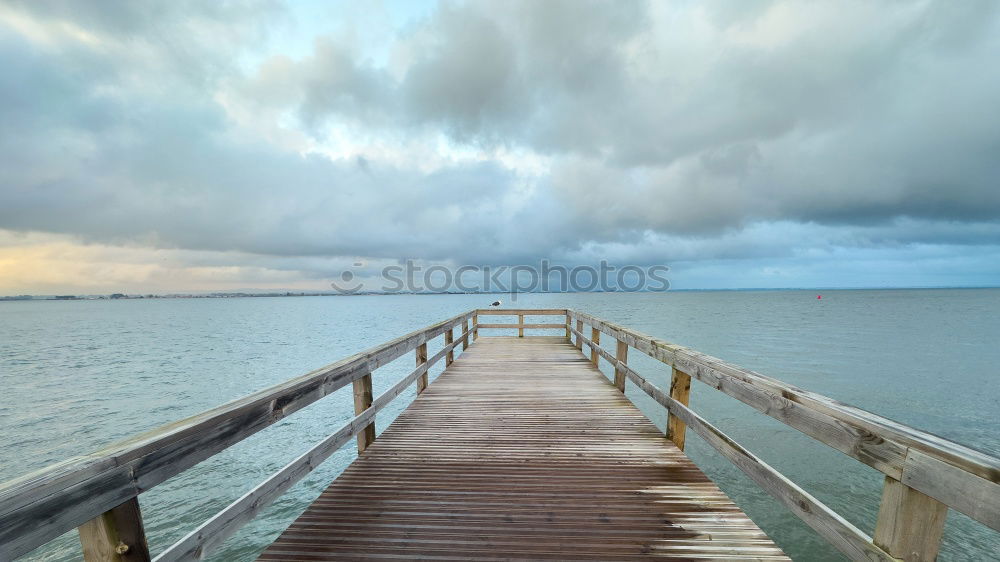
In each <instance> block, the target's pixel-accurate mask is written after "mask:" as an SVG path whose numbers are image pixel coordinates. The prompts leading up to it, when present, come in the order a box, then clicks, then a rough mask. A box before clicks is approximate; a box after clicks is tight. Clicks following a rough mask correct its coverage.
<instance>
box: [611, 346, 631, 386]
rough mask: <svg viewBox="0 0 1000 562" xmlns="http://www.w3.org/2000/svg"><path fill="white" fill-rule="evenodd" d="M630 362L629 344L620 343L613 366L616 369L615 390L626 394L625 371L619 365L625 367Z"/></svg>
mask: <svg viewBox="0 0 1000 562" xmlns="http://www.w3.org/2000/svg"><path fill="white" fill-rule="evenodd" d="M627 362H628V344H627V343H625V342H623V341H619V342H618V348H617V349H615V361H613V362H612V363H611V365H612V366H613V367H614V369H615V388H617V389H618V391H619V392H625V379H626V377H625V369H621V368H619V365H625V363H627Z"/></svg>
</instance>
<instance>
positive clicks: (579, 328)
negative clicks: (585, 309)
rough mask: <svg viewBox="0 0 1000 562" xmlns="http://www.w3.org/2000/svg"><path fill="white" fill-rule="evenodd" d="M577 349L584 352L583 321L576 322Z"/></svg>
mask: <svg viewBox="0 0 1000 562" xmlns="http://www.w3.org/2000/svg"><path fill="white" fill-rule="evenodd" d="M576 331H577V334H576V348H577V349H579V350H580V351H583V334H582V333H581V332H583V320H577V321H576Z"/></svg>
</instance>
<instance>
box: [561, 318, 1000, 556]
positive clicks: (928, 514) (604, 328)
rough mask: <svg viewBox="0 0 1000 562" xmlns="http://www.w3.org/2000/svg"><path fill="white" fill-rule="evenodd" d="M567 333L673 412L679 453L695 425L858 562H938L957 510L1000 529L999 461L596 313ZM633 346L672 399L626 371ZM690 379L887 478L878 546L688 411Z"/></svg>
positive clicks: (619, 377) (671, 426)
mask: <svg viewBox="0 0 1000 562" xmlns="http://www.w3.org/2000/svg"><path fill="white" fill-rule="evenodd" d="M573 320H575V321H576V327H575V328H574V327H573V326H572V325H571V323H572V321H573ZM584 324H587V325H589V326H591V328H592V331H591V338H587V337H586V336H585V335H584V333H583V325H584ZM566 329H567V331H568V332H570V333H571V334H573V335H575V336H576V338H577V340H576V346H577V347H578V348H582V346H583V345H587V346H588V347H590V349H591V352H592V357H593V360H594V361H595V362H596V357H597V356H598V355H599V356H601V357H603V358H604V359H606V360H607V361H608V362H609V363H610V364H611V365H612V366H613V367H614V369H615V378H616V386H618V387H619V389H621V390H623V389H624V380H625V378H626V377H627V378H628V379H629V380H632V381H633V382H635V383H636V384H637V385H638V386H639V387H640V388H641V389H642V390H643V391H644V392H646V394H648V395H650V396H651V397H652V398H653V399H654V400H656V401H657V402H658V403H660V404H662V405H663V406H665V407H666V408H667V410H668V412H669V414H670V415H669V420H668V436H669V437H670V438H672V439H673V440H674V441H675V443H677V444H678V446H679V447H681V448H683V443H684V441H683V439H684V438H683V432H684V427H685V425H690V426H691V427H692V428H693V429H695V431H696V432H698V433H699V435H701V436H702V437H703V438H705V440H706V441H707V442H708V443H709V444H710V445H712V446H713V447H715V448H716V449H717V450H719V451H720V452H721V453H722V454H723V455H725V456H726V457H727V458H729V459H730V460H731V461H732V462H733V463H734V464H736V466H737V467H738V468H740V469H741V470H743V471H744V472H746V473H747V474H748V475H749V476H750V477H751V478H752V479H754V480H755V481H757V482H758V484H760V485H761V487H762V488H763V489H765V490H766V491H768V492H769V493H771V494H772V495H774V496H775V497H777V498H778V499H779V500H780V501H782V502H783V503H785V505H787V506H789V507H790V508H791V509H792V511H793V512H795V513H796V515H798V516H799V517H800V518H802V519H803V521H804V522H806V523H807V524H809V525H810V526H812V527H813V528H814V529H816V530H817V531H818V532H819V533H820V534H821V535H822V536H823V537H824V538H826V539H827V540H828V541H830V543H831V544H833V545H834V546H835V547H837V548H838V549H839V550H841V552H843V553H844V554H846V555H848V556H850V557H851V558H852V559H857V560H871V559H873V558H874V559H879V558H884V557H886V556H888V557H890V558H889V559H892V557H893V556H896V557H901V558H902V557H905V558H906V559H910V558H911V556H913V555H918V556H922V557H921V558H919V559H921V560H924V559H933V557H934V556H935V555H936V553H937V548H938V543H939V541H940V537H941V532H942V530H943V525H944V517H945V514H946V512H947V509H948V508H949V507H950V508H953V509H956V510H958V511H961V512H962V513H965V514H966V515H969V516H970V517H972V518H973V519H975V520H977V521H979V522H980V523H983V524H984V525H986V526H988V527H990V528H992V529H995V530H1000V459H997V458H995V457H992V456H990V455H988V454H986V453H982V452H980V451H976V450H974V449H971V448H969V447H966V446H964V445H960V444H958V443H954V442H952V441H949V440H947V439H944V438H942V437H939V436H936V435H933V434H930V433H927V432H924V431H921V430H918V429H915V428H912V427H909V426H906V425H904V424H901V423H898V422H895V421H892V420H889V419H887V418H884V417H881V416H878V415H876V414H873V413H871V412H867V411H865V410H862V409H860V408H856V407H854V406H849V405H847V404H844V403H841V402H838V401H835V400H833V399H830V398H827V397H825V396H822V395H820V394H816V393H813V392H809V391H806V390H802V389H800V388H797V387H794V386H792V385H789V384H786V383H783V382H781V381H779V380H776V379H772V378H769V377H765V376H763V375H760V374H759V373H755V372H753V371H750V370H748V369H744V368H742V367H738V366H735V365H732V364H729V363H726V362H725V361H722V360H721V359H717V358H715V357H711V356H709V355H706V354H703V353H700V352H697V351H694V350H691V349H689V348H686V347H683V346H679V345H675V344H671V343H668V342H665V341H663V340H659V339H657V338H653V337H651V336H648V335H646V334H642V333H640V332H637V331H635V330H631V329H629V328H625V327H623V326H620V325H618V324H614V323H611V322H607V321H604V320H601V319H598V318H596V317H594V316H591V315H589V314H585V313H582V312H578V311H575V310H572V309H569V310H567V313H566ZM600 333H604V334H607V335H609V336H611V337H613V338H615V340H616V341H617V342H619V349H618V353H617V354H616V355H615V356H612V355H611V353H609V352H608V351H607V350H605V349H603V348H602V347H600V342H599V340H598V339H597V337H596V336H599V335H600ZM623 347H624V348H626V349H624V350H623V349H622V348H623ZM627 347H634V348H636V349H637V350H639V351H642V352H643V353H645V354H646V355H649V356H650V357H652V358H654V359H656V360H658V361H660V362H662V363H664V364H667V365H670V366H671V367H673V376H672V383H671V392H670V394H669V395H668V394H666V393H664V392H663V391H662V390H660V389H658V388H656V387H655V386H654V385H652V384H651V383H649V382H648V381H647V380H646V379H644V378H642V377H641V376H640V375H639V374H638V373H636V372H635V371H634V370H632V369H631V368H629V367H628V366H627V364H626V361H625V357H627V353H626V352H627ZM690 378H695V379H697V380H699V381H702V382H704V383H706V384H708V385H709V386H711V387H713V388H715V389H717V390H720V391H722V392H724V393H725V394H728V395H730V396H732V397H733V398H736V399H737V400H740V401H741V402H744V403H745V404H748V405H750V406H752V407H753V408H755V409H757V410H758V411H760V412H763V413H765V414H767V415H769V416H771V417H773V418H775V419H777V420H778V421H781V422H783V423H785V424H786V425H789V426H790V427H793V428H795V429H798V430H799V431H801V432H803V433H805V434H806V435H809V436H810V437H813V438H814V439H816V440H817V441H819V442H821V443H824V444H826V445H828V446H830V447H833V448H835V449H837V450H839V451H841V452H843V453H845V454H847V455H848V456H851V457H853V458H855V459H856V460H858V461H860V462H862V463H864V464H866V465H868V466H871V467H873V468H875V469H876V470H879V471H881V472H882V473H884V474H885V475H886V481H885V488H884V491H883V496H882V505H881V507H880V511H879V518H878V524H877V526H876V530H875V536H874V539H872V538H871V537H868V536H867V535H866V534H864V533H863V532H861V531H860V530H858V529H857V528H855V527H854V526H853V525H851V524H850V523H847V522H846V521H845V520H843V519H842V518H840V517H839V516H837V515H836V514H835V513H833V512H832V511H831V510H829V508H827V507H826V506H824V505H822V504H821V503H819V502H818V501H817V500H815V498H812V497H811V496H808V494H806V496H808V497H806V496H802V494H805V492H804V491H803V490H801V488H799V487H798V486H796V485H795V484H794V483H792V482H791V481H789V480H787V478H785V477H784V476H781V475H780V473H778V472H777V471H775V470H774V469H773V468H771V467H770V466H767V465H766V464H764V463H762V462H761V461H760V460H759V459H757V458H756V457H754V456H753V455H752V454H750V453H749V452H748V451H746V450H745V449H743V448H742V447H740V446H739V445H738V444H736V443H735V442H734V441H732V439H730V438H729V437H728V436H726V435H725V434H723V433H722V432H721V431H719V430H718V429H717V428H715V427H714V426H711V425H710V424H708V422H706V421H705V420H704V419H702V418H701V417H700V416H698V415H697V414H695V413H694V412H693V411H692V410H690V408H688V406H687V403H688V397H687V391H686V389H685V390H682V391H676V390H675V387H676V388H678V389H679V388H683V387H684V386H685V385H686V384H689V383H687V381H689V380H690ZM678 428H679V435H677V434H676V433H677V432H678ZM670 433H674V435H669V434H670ZM802 502H804V503H802Z"/></svg>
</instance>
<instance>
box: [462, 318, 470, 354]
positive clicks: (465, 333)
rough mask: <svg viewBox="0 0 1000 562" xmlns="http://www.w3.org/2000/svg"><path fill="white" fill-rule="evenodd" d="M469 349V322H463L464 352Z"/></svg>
mask: <svg viewBox="0 0 1000 562" xmlns="http://www.w3.org/2000/svg"><path fill="white" fill-rule="evenodd" d="M466 349H469V321H468V320H466V321H465V322H462V351H465V350H466Z"/></svg>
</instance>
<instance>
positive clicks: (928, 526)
mask: <svg viewBox="0 0 1000 562" xmlns="http://www.w3.org/2000/svg"><path fill="white" fill-rule="evenodd" d="M947 515H948V506H946V505H944V504H943V503H941V502H939V501H937V500H935V499H934V498H932V497H930V496H927V495H924V494H921V493H920V492H918V491H916V490H914V489H913V488H910V487H909V486H907V485H905V484H903V483H901V482H900V481H899V480H896V479H895V478H891V477H889V476H886V477H885V485H884V486H883V488H882V503H881V504H880V505H879V510H878V522H877V523H876V525H875V539H874V540H875V544H876V545H878V546H880V547H882V548H883V549H885V551H886V552H888V553H889V554H891V555H893V556H895V557H896V558H900V559H902V560H905V561H906V562H927V561H933V560H936V559H937V554H938V548H939V547H940V546H941V535H942V533H944V520H945V517H947Z"/></svg>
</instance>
